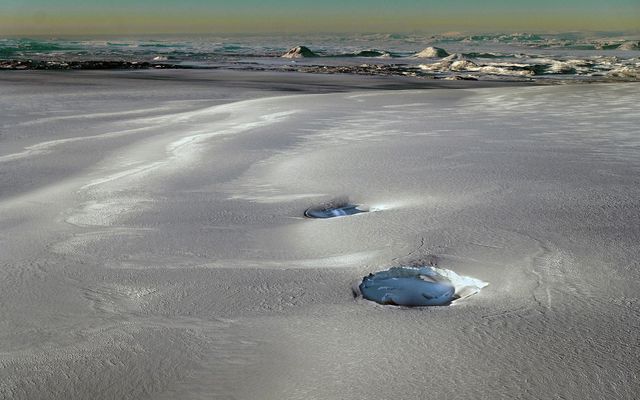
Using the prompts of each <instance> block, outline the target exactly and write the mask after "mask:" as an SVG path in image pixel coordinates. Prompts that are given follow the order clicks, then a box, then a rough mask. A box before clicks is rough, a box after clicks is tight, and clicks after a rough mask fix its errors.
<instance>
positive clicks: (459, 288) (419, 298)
mask: <svg viewBox="0 0 640 400" xmlns="http://www.w3.org/2000/svg"><path fill="white" fill-rule="evenodd" d="M486 285H487V283H486V282H483V281H481V280H479V279H474V278H469V277H464V276H460V275H458V274H456V273H455V272H453V271H449V270H446V269H441V268H437V267H432V266H424V267H393V268H390V269H388V270H386V271H380V272H376V273H375V274H369V276H365V277H364V278H363V279H362V283H361V284H360V286H359V287H358V288H359V290H360V293H361V294H362V296H363V297H364V298H365V299H367V300H371V301H375V302H376V303H379V304H385V305H397V306H408V307H420V306H443V305H448V304H450V303H451V302H452V301H454V300H456V299H459V298H463V297H467V296H470V295H472V294H475V293H477V292H478V291H480V289H481V288H483V287H485V286H486Z"/></svg>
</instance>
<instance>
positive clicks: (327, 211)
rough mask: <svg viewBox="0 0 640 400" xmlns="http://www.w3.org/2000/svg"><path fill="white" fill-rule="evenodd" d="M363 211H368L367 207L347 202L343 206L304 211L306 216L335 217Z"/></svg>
mask: <svg viewBox="0 0 640 400" xmlns="http://www.w3.org/2000/svg"><path fill="white" fill-rule="evenodd" d="M363 212H367V209H366V208H365V207H361V206H358V205H356V204H345V205H341V206H329V207H323V208H309V209H308V210H307V211H305V212H304V216H305V217H308V218H335V217H345V216H347V215H354V214H360V213H363Z"/></svg>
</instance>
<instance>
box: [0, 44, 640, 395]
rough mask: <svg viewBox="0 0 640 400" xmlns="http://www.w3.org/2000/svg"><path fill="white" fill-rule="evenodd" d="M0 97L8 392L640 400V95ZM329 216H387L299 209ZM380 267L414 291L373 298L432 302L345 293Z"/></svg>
mask: <svg viewBox="0 0 640 400" xmlns="http://www.w3.org/2000/svg"><path fill="white" fill-rule="evenodd" d="M412 38H413V39H415V37H411V36H405V35H400V36H393V35H391V36H375V37H370V36H366V37H364V38H363V42H360V43H359V44H358V46H360V45H361V47H362V48H363V49H367V48H385V47H383V46H378V45H375V44H374V43H369V42H367V40H372V41H375V40H378V39H379V40H389V41H393V42H396V43H397V42H404V41H408V40H409V39H412ZM474 40H475V42H474V43H478V47H482V46H481V43H484V41H485V39H482V40H481V39H477V40H476V39H474ZM503 40H504V41H509V40H511V41H526V40H529V41H534V40H538V39H536V38H535V37H514V38H494V39H489V38H486V42H487V43H488V44H490V45H491V46H495V45H496V43H504V42H502V41H503ZM543 40H544V38H542V39H541V40H540V41H543ZM122 42H124V41H122ZM296 42H298V40H296ZM299 42H301V43H313V49H314V50H316V43H317V42H312V41H307V40H304V38H300V39H299ZM118 43H120V42H118ZM120 44H126V43H120ZM293 44H295V42H294V43H290V45H293ZM343 44H344V42H343ZM238 45H242V43H238ZM428 45H429V43H427V42H426V41H422V40H420V41H417V42H416V41H413V42H411V45H410V46H408V47H410V49H411V53H409V52H407V58H408V57H409V56H410V55H411V54H413V53H415V51H416V50H418V49H420V48H424V47H425V46H428ZM464 45H466V43H459V42H451V43H449V44H448V45H446V46H444V45H443V48H446V49H447V50H448V51H452V52H456V53H457V54H462V52H461V51H460V50H459V47H458V48H456V46H464ZM96 46H97V45H96ZM100 46H102V45H100ZM105 46H107V47H109V48H123V49H129V47H125V46H122V47H117V46H108V45H105ZM509 46H510V45H509ZM221 47H222V45H221ZM240 47H242V46H240ZM285 47H289V46H284V45H283V48H278V49H275V50H273V54H274V55H273V57H274V58H276V59H278V60H279V62H280V63H281V64H286V65H294V64H295V65H300V64H304V63H306V62H307V61H306V60H304V59H303V60H295V61H296V62H295V63H292V62H291V60H283V59H280V58H279V55H280V54H282V52H284V51H285V50H286V48H285ZM132 48H133V47H132ZM243 48H244V47H243ZM154 49H155V50H158V49H160V47H158V48H154ZM359 49H360V48H350V49H349V50H348V52H355V51H358V50H359ZM130 50H131V49H130ZM155 50H154V51H155ZM318 50H320V48H319V49H318ZM478 50H479V51H478V52H481V51H484V50H483V49H481V48H480V49H478ZM229 51H232V50H231V48H229ZM233 51H238V52H240V51H244V50H242V49H236V50H233ZM322 51H324V49H322ZM604 51H605V50H603V52H604ZM606 51H607V52H609V51H616V50H606ZM322 58H324V57H321V59H322ZM548 59H550V58H548ZM571 59H573V57H572V58H571ZM491 60H493V61H495V59H491ZM491 60H489V59H488V60H481V61H479V60H477V59H471V60H468V61H470V62H473V63H474V64H475V65H476V66H480V65H481V64H483V63H488V62H492V61H491ZM498 60H499V61H502V59H498ZM455 61H462V60H461V59H460V60H459V59H456V60H455ZM601 61H602V62H604V61H605V60H604V59H603V60H601ZM360 62H361V61H360ZM415 62H416V63H418V62H419V63H424V62H425V60H424V59H422V60H420V61H418V60H415ZM607 62H610V63H611V65H612V68H613V66H614V65H615V64H616V63H617V62H618V61H615V60H613V59H607ZM572 64H573V65H574V68H576V70H577V69H579V68H582V67H581V66H580V65H578V64H577V63H572ZM416 65H417V64H416ZM459 65H461V64H459ZM468 66H469V67H471V66H470V64H469V65H468ZM621 72H622V71H621ZM425 73H426V72H425ZM428 73H429V74H431V72H428ZM433 74H440V73H439V72H433ZM455 74H458V75H459V76H463V75H464V76H466V75H467V74H468V73H467V72H463V71H460V72H455ZM469 74H470V73H469ZM387 88H391V89H394V90H385V89H387ZM400 88H405V89H411V90H398V89H400ZM423 88H428V89H429V90H419V89H423ZM447 88H449V89H447ZM453 88H455V89H453ZM0 89H1V90H0V92H1V93H3V94H6V95H5V96H0V122H1V125H2V126H1V127H0V128H1V134H0V365H1V366H2V368H0V398H2V399H4V398H7V399H16V400H23V399H52V400H57V399H96V400H100V399H148V398H152V399H160V400H163V399H184V400H192V399H198V398H203V397H206V398H220V399H231V398H234V399H265V400H268V399H284V400H288V399H356V398H366V399H368V400H382V399H385V400H386V399H394V398H401V399H424V398H463V399H467V398H474V399H475V398H480V399H503V398H504V399H509V398H523V399H527V398H544V399H546V398H567V399H573V398H580V399H591V398H607V399H608V398H612V399H613V398H615V399H625V400H626V399H629V400H631V399H636V398H637V394H638V393H639V392H640V386H639V385H638V379H637V378H638V376H637V371H638V370H640V361H639V360H640V347H638V346H634V343H636V342H637V336H638V335H637V332H639V331H640V318H639V317H638V316H639V315H640V302H639V301H638V293H639V291H640V269H639V268H637V266H638V260H640V244H639V243H640V228H639V227H640V200H639V199H640V182H639V178H638V177H639V176H640V137H639V135H638V126H640V109H639V107H640V106H639V104H640V90H638V84H637V83H633V82H632V83H614V84H588V85H585V84H566V85H525V84H519V85H513V84H509V85H506V84H503V83H494V82H465V81H460V82H443V81H431V80H427V79H422V80H417V79H406V78H402V79H399V78H390V77H384V78H381V77H361V76H354V75H313V74H287V73H274V72H259V73H258V72H248V71H220V70H158V71H156V70H146V71H72V72H69V73H64V74H61V73H57V72H48V71H29V72H28V73H23V72H20V71H4V72H3V73H2V74H0ZM374 89H375V90H374ZM292 93H293V95H292ZM344 194H348V195H349V196H350V199H346V198H344V197H340V196H344ZM328 199H337V200H335V201H333V202H330V203H331V205H333V206H349V205H350V206H353V205H358V206H360V205H361V204H367V205H368V206H369V207H370V211H376V210H382V211H380V212H368V213H361V214H356V215H351V216H343V217H339V218H331V219H324V220H320V219H307V218H305V217H304V215H303V214H304V210H306V209H307V208H309V207H311V206H315V205H323V204H324V202H325V201H326V200H328ZM321 208H324V207H321ZM352 210H353V209H352ZM343 211H344V210H343ZM434 254H437V255H438V259H437V260H434V259H433V258H432V256H431V255H434ZM436 262H437V266H436V265H435V264H436ZM380 266H384V267H380ZM392 266H401V267H400V270H399V271H404V272H407V271H409V272H410V273H409V274H408V275H410V276H409V277H407V276H406V275H405V274H404V272H403V274H402V279H405V278H406V279H409V280H408V281H407V282H409V285H402V287H401V296H395V297H394V293H392V294H390V295H388V296H387V297H386V298H385V301H384V302H386V303H391V302H393V303H401V302H403V300H405V298H409V299H410V300H412V302H413V301H415V297H414V296H415V293H419V296H420V297H418V299H419V300H420V301H423V300H422V299H424V301H426V300H427V299H426V297H424V296H423V295H422V294H424V293H426V294H427V297H431V300H437V302H438V303H441V302H442V304H446V302H447V301H450V300H453V302H452V306H451V307H446V306H444V307H443V306H436V307H430V306H425V307H397V306H390V305H378V304H377V303H373V302H370V301H368V300H365V299H362V298H357V299H355V300H354V296H353V293H354V292H353V290H351V289H352V288H353V285H354V284H356V285H359V284H360V283H362V278H363V277H365V276H367V275H368V274H369V273H370V272H376V271H377V270H380V269H381V270H384V269H387V268H389V267H392ZM421 268H425V269H424V270H421ZM397 271H398V270H392V272H397ZM420 271H422V272H420ZM452 271H455V275H454V274H453V272H452ZM416 272H418V273H416ZM389 273H390V272H389V271H386V272H385V271H383V272H382V274H381V275H378V276H379V277H380V276H383V277H384V276H385V274H387V278H389V279H383V280H382V281H378V282H383V283H384V285H383V284H380V285H378V283H376V281H375V280H374V281H373V284H374V285H373V286H372V287H368V288H365V289H366V290H368V289H372V290H373V288H374V287H378V288H380V287H383V286H385V285H387V284H388V283H389V282H391V283H393V282H397V281H394V280H393V278H394V276H393V275H391V276H389V275H388V274H389ZM420 276H422V278H420ZM465 277H473V278H465ZM476 278H477V279H480V280H482V281H483V282H490V286H487V287H486V288H484V289H482V290H481V291H480V293H479V294H477V295H474V296H471V297H469V298H467V299H465V300H457V299H455V298H456V297H458V296H460V297H461V298H462V297H465V296H466V295H469V294H472V293H474V292H476V291H477V290H478V288H479V287H480V286H481V284H480V283H479V282H476V281H474V280H472V279H476ZM460 279H461V280H460ZM465 279H469V280H468V281H465ZM425 285H429V286H425ZM407 287H409V288H410V289H414V288H415V289H418V291H417V292H415V291H413V290H411V291H405V292H402V291H404V290H405V289H407ZM425 288H426V291H425ZM452 288H453V295H452V294H451V289H452ZM366 290H363V292H364V291H366ZM376 290H377V289H376ZM383 292H385V293H386V290H382V291H379V293H383ZM392 292H393V291H392ZM395 292H396V293H395V294H397V293H398V292H397V291H395ZM383 296H384V294H383V295H382V296H380V300H381V301H382V297H383ZM523 376H526V377H527V379H523ZM372 377H373V378H372ZM328 382H329V383H328Z"/></svg>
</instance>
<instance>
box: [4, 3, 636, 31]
mask: <svg viewBox="0 0 640 400" xmlns="http://www.w3.org/2000/svg"><path fill="white" fill-rule="evenodd" d="M453 30H457V31H469V32H471V31H473V32H482V31H492V32H496V31H529V32H543V31H575V30H578V31H580V30H583V31H638V30H640V0H600V1H595V0H536V1H513V0H512V1H506V0H437V1H436V0H395V1H392V0H322V1H320V0H316V1H310V0H298V1H294V0H232V1H223V0H179V1H176V0H108V1H106V0H105V1H100V0H0V35H65V34H66V35H83V34H84V35H86V34H93V35H97V34H136V33H137V34H153V33H260V32H265V33H266V32H271V33H273V32H281V33H296V32H414V31H419V32H434V33H436V32H444V31H453Z"/></svg>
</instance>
